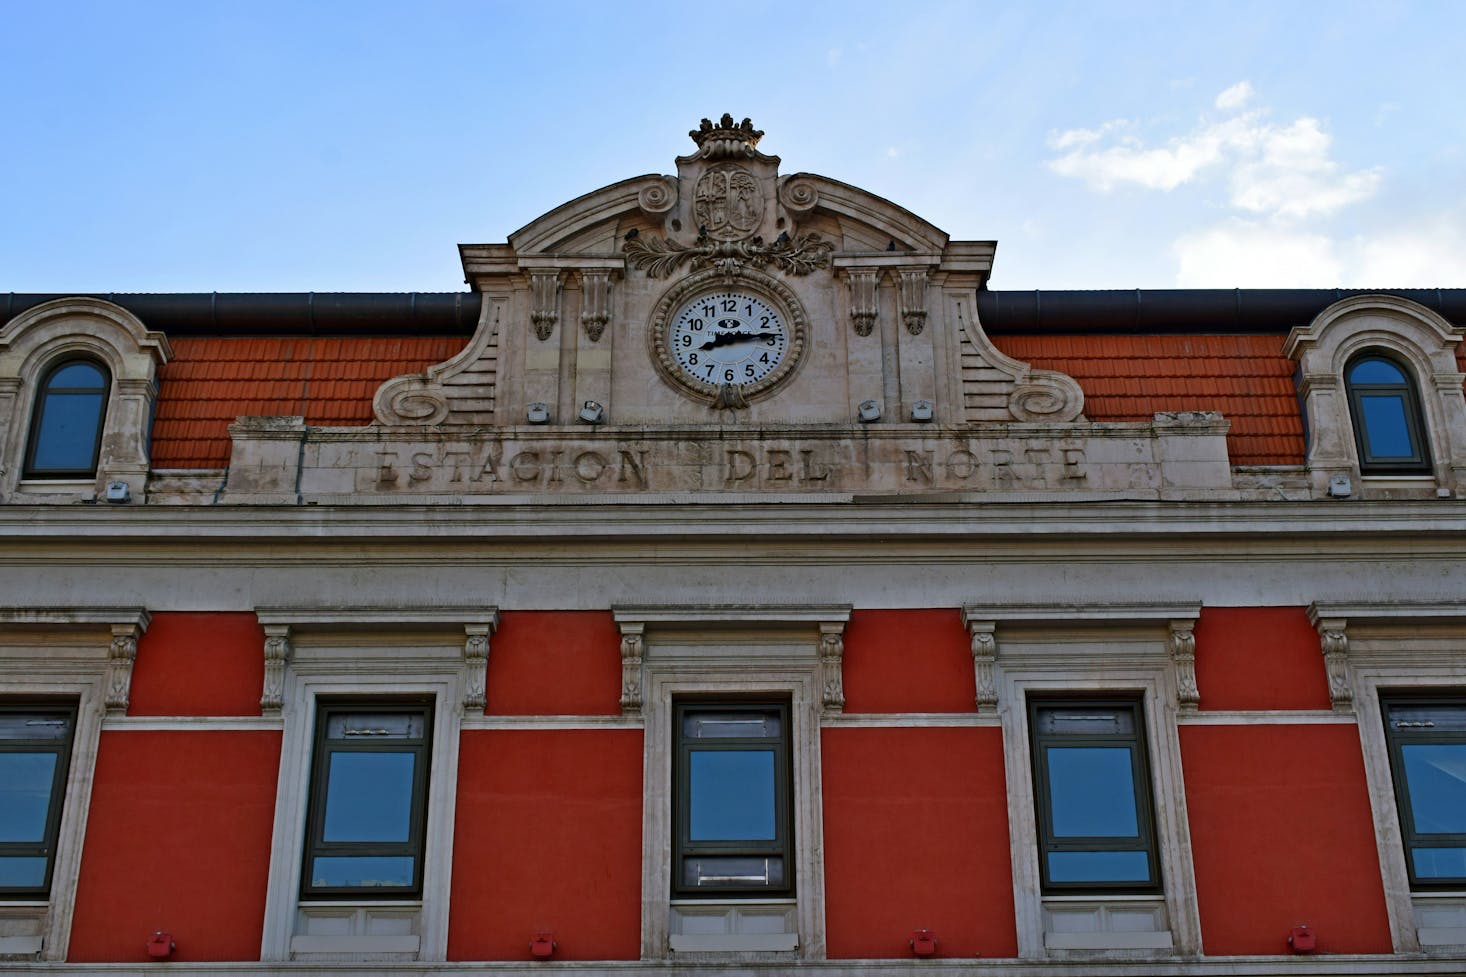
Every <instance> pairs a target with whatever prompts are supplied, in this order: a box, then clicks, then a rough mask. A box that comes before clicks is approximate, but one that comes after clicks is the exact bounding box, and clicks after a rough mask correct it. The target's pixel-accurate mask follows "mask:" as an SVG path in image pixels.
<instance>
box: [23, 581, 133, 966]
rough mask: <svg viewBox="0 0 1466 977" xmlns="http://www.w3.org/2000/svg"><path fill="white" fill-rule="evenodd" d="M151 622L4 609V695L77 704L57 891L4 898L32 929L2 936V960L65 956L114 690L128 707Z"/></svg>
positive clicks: (119, 615) (117, 611)
mask: <svg viewBox="0 0 1466 977" xmlns="http://www.w3.org/2000/svg"><path fill="white" fill-rule="evenodd" d="M149 620H150V618H149V615H148V612H147V611H145V610H143V609H142V608H136V607H134V608H25V609H21V608H14V609H12V608H0V697H3V698H4V699H5V700H6V701H12V702H29V701H34V700H39V699H43V698H46V697H53V698H57V699H67V700H71V701H73V702H75V703H76V707H77V708H76V728H75V729H74V730H73V731H72V741H71V763H70V766H69V769H68V770H67V775H66V793H65V797H64V799H63V800H62V808H61V823H60V826H59V829H58V831H57V835H56V850H55V853H54V854H53V856H52V857H53V859H54V863H53V865H52V871H51V891H50V893H49V895H48V897H47V898H46V899H27V900H7V901H0V920H4V921H5V922H6V923H7V928H8V929H9V930H10V931H11V932H12V933H15V930H30V931H31V932H30V933H29V934H25V933H20V934H15V935H11V936H6V937H0V961H5V960H17V959H20V960H42V961H61V960H65V959H66V954H67V949H68V947H69V945H70V942H71V921H72V916H73V913H74V911H75V908H76V884H77V878H78V876H79V875H80V873H81V856H82V847H83V845H84V843H85V840H86V826H87V814H88V812H89V810H90V808H91V799H92V780H93V777H94V775H95V773H96V766H97V750H98V747H99V746H100V742H101V733H102V729H103V726H104V716H105V714H106V712H107V710H108V700H109V698H110V699H111V701H112V702H113V703H117V702H118V701H119V700H118V697H117V695H115V694H114V695H111V696H109V690H110V689H112V688H113V687H114V685H115V686H117V687H120V688H121V689H122V693H121V696H122V698H121V705H120V707H119V706H117V705H113V706H112V709H113V711H114V712H116V711H125V710H126V692H127V687H128V683H129V681H130V679H131V666H132V659H131V658H128V657H126V656H125V653H126V652H127V651H129V650H131V651H132V652H133V653H134V654H135V652H136V649H137V639H138V638H139V637H141V635H142V633H143V632H144V631H146V630H147V626H148V623H149ZM114 648H115V649H116V651H117V654H115V655H114V653H113V651H114ZM114 677H115V681H114Z"/></svg>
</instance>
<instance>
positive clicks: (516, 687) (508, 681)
mask: <svg viewBox="0 0 1466 977" xmlns="http://www.w3.org/2000/svg"><path fill="white" fill-rule="evenodd" d="M486 711H487V712H488V713H489V714H490V715H500V716H526V715H528V716H534V715H540V716H596V715H600V716H613V715H616V714H618V713H620V712H621V632H620V631H619V630H617V628H616V622H615V620H613V619H612V617H611V613H610V612H609V611H505V612H504V613H503V615H502V616H501V617H500V619H499V629H498V631H497V632H495V634H494V636H493V637H492V638H491V639H490V641H489V678H488V706H487V710H486Z"/></svg>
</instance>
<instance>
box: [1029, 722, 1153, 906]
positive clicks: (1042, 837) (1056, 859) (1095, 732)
mask: <svg viewBox="0 0 1466 977" xmlns="http://www.w3.org/2000/svg"><path fill="white" fill-rule="evenodd" d="M1142 720H1143V716H1142V713H1141V706H1140V703H1138V702H1125V701H1113V700H1107V701H1091V700H1078V699H1063V700H1031V701H1030V702H1029V729H1030V731H1031V734H1032V738H1033V768H1034V769H1033V782H1034V799H1035V802H1036V803H1037V807H1038V811H1037V814H1038V827H1039V872H1040V876H1041V878H1042V882H1043V891H1044V892H1045V893H1048V894H1063V893H1072V894H1081V893H1086V892H1110V893H1113V892H1137V893H1140V892H1158V891H1160V886H1161V879H1160V867H1159V865H1158V861H1157V858H1156V844H1155V828H1154V823H1155V822H1154V818H1153V817H1152V812H1151V792H1150V768H1149V763H1148V761H1147V759H1146V752H1145V738H1144V736H1143V735H1142V734H1141V732H1140V730H1141V729H1142V728H1143V726H1144V723H1143V721H1142Z"/></svg>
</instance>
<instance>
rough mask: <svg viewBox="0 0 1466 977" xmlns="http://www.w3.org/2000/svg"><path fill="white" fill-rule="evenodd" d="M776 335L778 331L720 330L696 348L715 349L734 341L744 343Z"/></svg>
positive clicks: (771, 337)
mask: <svg viewBox="0 0 1466 977" xmlns="http://www.w3.org/2000/svg"><path fill="white" fill-rule="evenodd" d="M778 336H779V333H776V332H720V333H718V334H716V335H715V336H713V338H712V339H709V340H708V341H707V342H705V343H703V344H702V345H701V346H699V347H698V349H717V348H718V347H719V346H731V345H733V344H734V343H746V342H751V341H754V340H759V339H774V338H776V337H778Z"/></svg>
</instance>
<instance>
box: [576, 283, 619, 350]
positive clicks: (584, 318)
mask: <svg viewBox="0 0 1466 977" xmlns="http://www.w3.org/2000/svg"><path fill="white" fill-rule="evenodd" d="M610 321H611V272H610V271H609V270H608V269H605V268H584V269H582V270H581V272H580V324H581V326H583V327H584V328H585V335H586V338H587V339H589V340H590V341H591V342H593V343H598V342H600V341H601V335H602V334H603V333H604V332H605V331H606V325H607V324H608V323H609V322H610Z"/></svg>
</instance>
